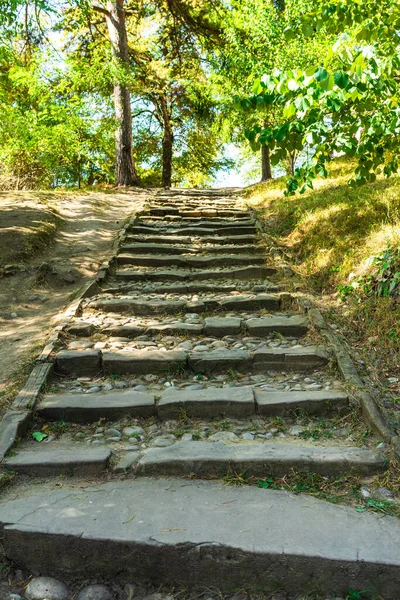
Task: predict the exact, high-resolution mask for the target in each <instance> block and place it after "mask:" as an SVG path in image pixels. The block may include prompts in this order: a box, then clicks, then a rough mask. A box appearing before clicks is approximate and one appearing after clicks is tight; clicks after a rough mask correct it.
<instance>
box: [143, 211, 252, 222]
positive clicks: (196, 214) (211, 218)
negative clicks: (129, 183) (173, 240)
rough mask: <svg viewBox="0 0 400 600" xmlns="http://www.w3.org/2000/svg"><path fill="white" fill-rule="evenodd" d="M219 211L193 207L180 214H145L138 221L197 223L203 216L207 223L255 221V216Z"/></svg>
mask: <svg viewBox="0 0 400 600" xmlns="http://www.w3.org/2000/svg"><path fill="white" fill-rule="evenodd" d="M217 214H218V211H216V210H215V211H214V210H211V209H207V210H202V209H200V208H192V209H190V210H189V209H188V210H186V209H185V210H181V211H180V213H179V214H172V215H164V216H151V217H149V216H146V215H143V216H142V217H140V218H139V220H138V221H137V222H136V224H137V223H140V222H141V221H142V220H144V221H147V222H148V221H150V222H155V223H165V222H169V223H181V224H183V223H189V224H190V223H194V224H196V223H197V221H198V220H199V219H200V218H201V219H202V220H203V221H206V222H207V223H211V222H212V223H228V224H236V223H242V222H243V221H245V222H248V221H249V220H250V221H251V222H252V223H254V218H250V219H249V217H226V216H220V217H218V216H217Z"/></svg>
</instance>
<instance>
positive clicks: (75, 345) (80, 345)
mask: <svg viewBox="0 0 400 600" xmlns="http://www.w3.org/2000/svg"><path fill="white" fill-rule="evenodd" d="M93 346H94V342H92V341H91V340H76V341H74V342H70V343H69V344H68V350H85V349H87V348H93Z"/></svg>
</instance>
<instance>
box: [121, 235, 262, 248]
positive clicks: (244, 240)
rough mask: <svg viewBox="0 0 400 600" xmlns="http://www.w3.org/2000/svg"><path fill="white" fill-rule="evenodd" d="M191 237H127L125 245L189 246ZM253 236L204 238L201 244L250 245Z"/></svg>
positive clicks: (253, 238) (252, 241)
mask: <svg viewBox="0 0 400 600" xmlns="http://www.w3.org/2000/svg"><path fill="white" fill-rule="evenodd" d="M192 237H193V236H189V235H187V236H184V235H181V236H178V235H176V236H167V235H166V236H162V235H147V236H145V235H128V236H127V238H126V242H127V243H132V244H135V243H147V244H162V245H165V246H167V245H168V244H182V245H185V244H190V243H191V240H192ZM255 239H256V238H255V236H252V235H243V236H242V235H238V236H232V237H230V238H224V237H218V236H210V237H207V236H204V237H202V242H203V243H204V244H215V245H216V244H221V245H225V246H226V245H238V246H244V245H251V244H254V242H255Z"/></svg>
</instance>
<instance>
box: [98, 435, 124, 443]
mask: <svg viewBox="0 0 400 600" xmlns="http://www.w3.org/2000/svg"><path fill="white" fill-rule="evenodd" d="M97 441H99V440H97ZM120 441H121V438H120V437H116V436H112V437H109V438H107V442H111V443H114V444H115V443H116V442H120ZM93 443H94V442H93Z"/></svg>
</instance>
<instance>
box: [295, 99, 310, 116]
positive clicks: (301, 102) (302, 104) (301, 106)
mask: <svg viewBox="0 0 400 600" xmlns="http://www.w3.org/2000/svg"><path fill="white" fill-rule="evenodd" d="M294 103H295V105H296V107H297V109H298V110H299V111H300V112H306V110H308V109H309V108H310V102H309V100H308V99H307V98H304V97H303V96H298V97H297V98H296V100H295V101H294Z"/></svg>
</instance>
